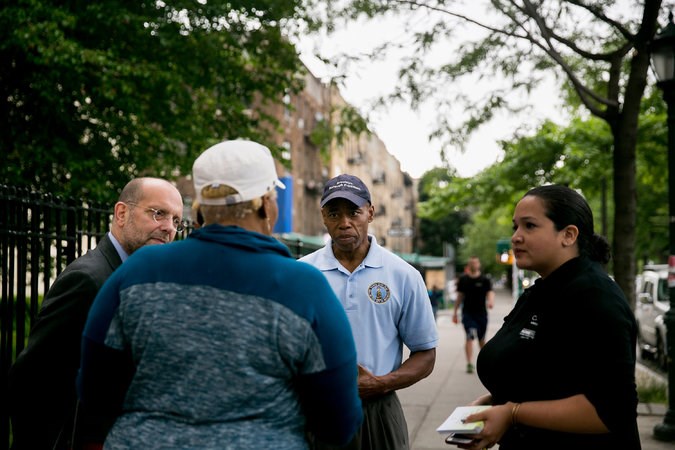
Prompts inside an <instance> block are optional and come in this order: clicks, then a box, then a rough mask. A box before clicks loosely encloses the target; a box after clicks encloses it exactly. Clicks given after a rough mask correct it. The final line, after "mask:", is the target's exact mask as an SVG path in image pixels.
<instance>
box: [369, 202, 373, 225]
mask: <svg viewBox="0 0 675 450" xmlns="http://www.w3.org/2000/svg"><path fill="white" fill-rule="evenodd" d="M373 219H375V206H373V204H372V203H371V204H370V206H368V223H371V222H372V221H373Z"/></svg>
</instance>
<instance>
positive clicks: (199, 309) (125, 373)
mask: <svg viewBox="0 0 675 450" xmlns="http://www.w3.org/2000/svg"><path fill="white" fill-rule="evenodd" d="M78 392H79V395H80V397H81V401H82V402H83V403H84V404H85V405H86V406H87V407H88V408H91V409H92V410H94V411H98V412H100V413H111V412H113V413H115V414H118V419H117V421H116V422H115V425H114V426H113V428H112V430H111V432H110V433H109V434H108V437H107V439H106V448H220V449H223V448H226V449H229V448H232V449H248V448H250V449H254V448H255V449H262V448H275V449H304V448H307V444H306V442H305V437H304V436H305V431H311V432H312V433H314V434H316V436H317V437H318V438H319V439H321V440H323V441H325V442H327V443H333V444H343V443H346V442H347V441H348V440H349V439H350V438H351V437H352V436H353V434H354V433H355V432H356V430H357V428H358V426H359V425H360V423H361V420H362V411H361V401H360V399H359V397H358V389H357V366H356V349H355V346H354V341H353V337H352V333H351V329H350V326H349V322H348V321H347V318H346V315H345V313H344V310H343V308H342V306H341V305H340V303H339V301H338V300H337V298H336V297H335V294H334V293H333V291H332V289H331V287H330V285H329V284H328V283H327V281H326V280H325V278H324V277H323V275H322V274H321V273H320V272H319V271H318V270H316V269H314V268H313V267H311V266H310V265H308V264H305V263H302V262H298V261H296V260H294V259H293V258H292V257H291V256H290V253H289V252H288V249H287V248H286V247H285V246H284V245H282V244H281V243H279V242H278V241H277V240H275V239H273V238H271V237H268V236H264V235H261V234H258V233H254V232H249V231H246V230H244V229H242V228H239V227H233V226H230V227H224V226H220V225H210V226H207V227H204V228H201V229H199V230H197V231H195V232H193V233H192V234H191V235H190V236H189V237H188V238H187V239H186V240H184V241H180V242H176V243H172V244H167V245H160V246H148V247H144V248H142V249H140V250H138V251H137V252H135V253H134V254H133V255H132V256H131V257H130V258H129V259H128V260H127V261H126V262H125V263H124V264H123V265H122V266H121V267H120V268H119V269H118V270H117V271H116V272H115V273H114V274H113V275H112V276H111V277H110V278H109V279H108V281H107V282H106V283H105V285H104V286H103V288H102V289H101V291H100V292H99V294H98V296H97V297H96V300H95V301H94V304H93V306H92V308H91V310H90V313H89V317H88V320H87V324H86V327H85V330H84V335H83V341H82V364H81V368H80V373H79V376H78Z"/></svg>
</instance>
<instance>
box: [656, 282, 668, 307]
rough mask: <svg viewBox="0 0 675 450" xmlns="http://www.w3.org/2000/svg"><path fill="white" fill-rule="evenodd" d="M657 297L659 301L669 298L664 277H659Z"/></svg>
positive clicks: (665, 300)
mask: <svg viewBox="0 0 675 450" xmlns="http://www.w3.org/2000/svg"><path fill="white" fill-rule="evenodd" d="M658 299H659V301H660V302H667V301H668V300H670V295H669V289H668V280H667V279H665V278H660V279H659V292H658Z"/></svg>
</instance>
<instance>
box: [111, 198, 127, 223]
mask: <svg viewBox="0 0 675 450" xmlns="http://www.w3.org/2000/svg"><path fill="white" fill-rule="evenodd" d="M129 214H131V208H130V207H129V205H127V204H126V203H124V202H117V203H115V209H114V212H113V221H114V222H115V224H116V225H117V226H119V227H123V226H124V224H125V223H127V221H128V220H129Z"/></svg>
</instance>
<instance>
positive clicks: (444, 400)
mask: <svg viewBox="0 0 675 450" xmlns="http://www.w3.org/2000/svg"><path fill="white" fill-rule="evenodd" d="M495 293H496V295H495V307H494V309H492V310H491V311H490V319H489V324H488V332H487V338H488V339H489V338H490V337H491V336H493V335H494V334H495V332H496V331H497V330H498V329H499V327H500V326H501V324H502V320H503V318H504V316H505V315H506V314H507V313H508V312H509V311H510V310H511V307H512V304H513V301H512V299H511V295H510V293H509V292H508V291H506V290H503V289H497V290H496V291H495ZM437 323H438V333H439V337H440V343H439V346H438V348H437V349H436V366H435V368H434V371H433V373H432V374H431V375H430V376H429V377H428V378H426V379H424V380H422V381H420V382H419V383H417V384H415V385H413V386H411V387H409V388H407V389H403V390H401V391H399V392H398V394H399V397H400V399H401V403H402V404H403V409H404V411H405V415H406V419H407V421H408V432H409V434H410V443H411V447H412V450H441V449H442V450H449V449H453V448H457V447H455V446H449V445H447V444H446V443H445V442H444V440H443V439H444V437H443V436H441V435H440V434H438V433H437V432H436V428H437V427H438V426H439V425H440V424H441V423H442V422H443V421H444V420H445V418H446V417H447V416H448V415H449V414H450V413H451V412H452V410H453V409H454V408H455V407H456V406H460V405H466V404H468V403H470V402H471V401H473V400H474V399H475V398H476V397H478V396H480V395H482V394H484V393H486V391H485V388H484V387H483V385H482V384H481V382H480V380H479V379H478V376H477V375H476V374H475V373H473V374H468V373H466V359H465V356H464V329H463V328H462V326H461V324H459V325H455V324H453V323H452V310H451V309H450V310H447V309H446V310H441V311H439V314H438V320H437ZM474 353H475V352H474ZM474 359H475V355H474ZM665 412H666V405H654V404H650V405H646V404H640V405H639V408H638V426H639V428H640V440H641V442H642V449H643V450H674V449H675V442H660V441H657V440H655V439H654V437H653V429H654V426H655V425H656V424H659V423H661V422H663V415H664V414H665ZM493 448H498V446H496V447H493Z"/></svg>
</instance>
